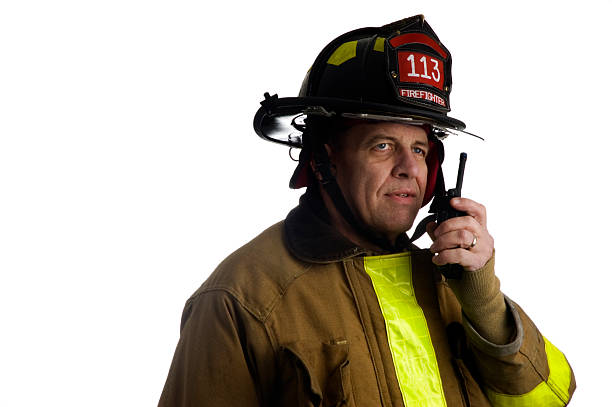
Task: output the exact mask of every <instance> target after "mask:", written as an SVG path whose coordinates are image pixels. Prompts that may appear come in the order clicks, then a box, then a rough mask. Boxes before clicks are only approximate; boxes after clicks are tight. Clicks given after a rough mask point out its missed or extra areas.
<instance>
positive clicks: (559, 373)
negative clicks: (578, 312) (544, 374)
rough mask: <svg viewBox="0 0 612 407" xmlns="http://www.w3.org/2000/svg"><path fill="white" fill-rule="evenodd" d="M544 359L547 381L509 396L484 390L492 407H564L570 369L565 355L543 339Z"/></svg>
mask: <svg viewBox="0 0 612 407" xmlns="http://www.w3.org/2000/svg"><path fill="white" fill-rule="evenodd" d="M544 346H545V350H546V358H547V359H548V368H549V371H550V373H549V375H548V380H546V381H545V382H542V383H540V384H538V385H537V386H536V387H535V388H534V389H533V390H531V391H530V392H529V393H525V394H520V395H509V394H500V393H496V392H494V391H492V390H490V389H486V393H487V397H488V398H489V400H490V401H491V404H493V407H524V406H550V407H556V406H566V405H567V403H568V402H569V398H570V396H569V387H570V383H571V377H572V373H571V369H570V366H569V364H568V363H567V360H566V359H565V355H563V353H561V351H560V350H559V349H557V348H556V347H555V345H553V344H552V343H550V342H549V341H548V339H546V338H544Z"/></svg>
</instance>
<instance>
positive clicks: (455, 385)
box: [160, 15, 576, 407]
mask: <svg viewBox="0 0 612 407" xmlns="http://www.w3.org/2000/svg"><path fill="white" fill-rule="evenodd" d="M451 85H452V78H451V54H450V52H449V51H448V49H447V48H446V47H445V46H444V45H443V44H442V43H441V42H440V40H439V39H438V37H437V35H436V34H435V33H434V31H433V30H432V28H431V27H430V26H429V24H428V23H427V22H426V21H425V19H424V17H423V16H421V15H417V16H413V17H410V18H406V19H403V20H400V21H396V22H394V23H391V24H387V25H384V26H382V27H371V28H361V29H357V30H354V31H351V32H348V33H346V34H343V35H341V36H340V37H338V38H336V39H335V40H333V41H332V42H331V43H329V44H328V45H327V46H326V47H325V48H324V49H323V50H322V51H321V53H320V54H319V55H318V57H317V58H316V60H315V62H314V64H313V65H312V67H311V69H310V70H309V71H308V74H307V75H306V78H305V79H304V82H303V84H302V87H301V90H300V93H299V96H298V97H288V98H279V97H278V96H276V95H273V96H271V95H269V94H266V95H265V99H264V100H263V101H262V103H261V107H260V109H259V110H258V111H257V113H256V114H255V118H254V128H255V131H256V133H257V134H258V135H259V136H260V137H262V138H264V139H266V140H269V141H273V142H277V143H282V144H285V145H287V146H289V147H291V148H299V149H301V152H300V156H299V163H298V165H297V168H296V170H295V172H294V174H293V176H292V177H291V180H290V187H291V188H302V187H306V193H305V194H304V195H303V196H302V197H301V198H300V203H299V205H298V206H297V207H296V208H295V209H293V210H292V211H291V212H290V213H289V214H288V215H287V216H286V218H285V219H284V220H283V221H281V222H279V223H277V224H275V225H273V226H271V227H270V228H268V229H267V230H265V231H263V232H262V233H261V234H260V235H259V236H258V237H256V238H255V239H254V240H252V241H251V242H249V243H248V244H246V245H245V246H243V247H242V248H240V249H238V250H237V251H236V252H234V253H232V254H231V255H230V256H228V257H227V258H226V259H225V260H224V261H223V262H222V263H221V264H220V265H219V266H218V268H217V269H216V270H215V271H214V272H213V273H212V274H211V276H210V277H209V278H208V279H207V280H206V281H205V282H204V284H203V285H202V286H201V287H200V288H199V289H198V290H197V291H196V292H195V293H194V295H193V296H192V297H191V298H190V299H189V300H188V301H187V303H186V306H185V309H184V312H183V317H182V321H181V338H180V340H179V343H178V345H177V349H176V352H175V356H174V359H173V361H172V365H171V367H170V373H169V375H168V379H167V382H166V385H165V387H164V390H163V393H162V396H161V400H160V406H190V405H211V406H213V405H214V406H360V407H364V406H365V407H369V406H428V407H429V406H564V405H566V404H567V403H569V400H570V398H571V396H572V393H573V391H574V389H575V386H576V385H575V379H574V375H573V371H572V369H571V367H570V365H569V363H568V362H567V360H566V358H565V356H564V355H563V353H561V352H560V351H559V350H558V349H557V348H556V347H555V346H554V345H553V344H552V343H551V342H550V341H548V339H546V338H545V337H543V336H542V334H541V333H540V332H539V331H538V329H537V327H536V326H535V325H534V323H533V322H532V321H531V320H530V319H529V317H528V316H527V315H526V314H525V312H524V311H523V310H522V309H521V308H520V307H519V306H518V305H517V304H516V303H515V302H514V301H512V300H511V299H509V298H508V297H506V296H505V295H504V294H503V293H502V292H501V291H500V283H499V280H498V279H497V277H496V276H495V270H494V243H493V242H494V241H493V238H492V237H491V235H490V234H489V232H488V231H487V227H486V209H485V207H484V206H483V205H481V204H479V203H477V202H474V201H472V200H470V199H468V198H463V197H458V196H456V195H458V194H455V197H453V194H450V196H449V193H448V192H447V191H446V190H445V185H444V177H443V174H442V167H441V164H442V161H443V159H444V147H443V144H442V141H441V140H442V139H443V138H445V137H447V136H449V135H453V134H457V133H462V132H465V124H464V123H463V122H461V121H460V120H457V119H454V118H452V117H450V116H448V112H449V111H450V99H449V96H450V92H451ZM455 192H457V191H455ZM451 198H452V199H451ZM432 199H433V204H432V212H433V213H434V214H433V215H432V217H428V218H426V221H425V222H424V223H422V224H421V225H419V226H418V227H417V228H416V230H417V232H416V235H415V236H413V237H412V238H409V237H408V236H407V235H406V232H407V231H408V230H409V229H410V228H411V227H412V226H413V223H414V220H415V218H416V216H417V213H418V212H419V210H420V209H421V208H422V207H424V206H425V205H427V204H428V203H429V202H431V201H432ZM449 214H450V215H449ZM425 230H427V232H428V233H429V235H430V237H431V238H432V241H433V244H432V245H431V247H429V248H427V249H419V248H417V247H416V246H415V245H414V244H413V243H412V242H413V241H414V240H415V239H416V238H417V237H418V236H419V235H420V234H421V233H423V232H424V231H425Z"/></svg>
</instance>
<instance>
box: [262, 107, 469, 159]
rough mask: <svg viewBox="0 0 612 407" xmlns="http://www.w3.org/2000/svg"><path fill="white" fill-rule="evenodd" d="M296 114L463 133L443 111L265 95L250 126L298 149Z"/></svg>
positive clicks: (462, 127)
mask: <svg viewBox="0 0 612 407" xmlns="http://www.w3.org/2000/svg"><path fill="white" fill-rule="evenodd" d="M299 115H319V116H325V117H330V118H331V117H337V118H341V117H347V118H357V119H363V120H368V119H370V120H388V121H398V122H401V123H405V124H414V125H421V124H430V125H432V126H435V127H437V128H440V129H443V130H449V131H450V132H452V131H453V130H455V131H460V132H463V131H464V129H465V123H463V122H462V121H460V120H457V119H454V118H452V117H449V116H447V115H446V114H443V113H437V112H433V111H429V110H424V109H419V108H414V107H403V106H394V105H388V104H380V103H368V102H359V101H354V100H347V99H336V98H326V97H286V98H278V97H277V96H276V95H274V96H268V95H266V99H265V100H264V101H262V102H261V107H260V108H259V109H258V110H257V112H256V113H255V117H254V119H253V128H254V129H255V132H256V133H257V135H258V136H259V137H261V138H263V139H264V140H268V141H271V142H274V143H280V144H284V145H287V146H290V147H296V148H302V137H301V133H302V131H301V126H300V125H296V124H295V118H296V116H299Z"/></svg>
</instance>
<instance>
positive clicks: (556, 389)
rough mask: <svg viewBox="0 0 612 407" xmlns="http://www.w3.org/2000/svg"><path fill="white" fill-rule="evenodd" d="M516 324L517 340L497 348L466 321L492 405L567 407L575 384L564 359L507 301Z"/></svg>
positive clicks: (482, 379) (508, 406)
mask: <svg viewBox="0 0 612 407" xmlns="http://www.w3.org/2000/svg"><path fill="white" fill-rule="evenodd" d="M506 302H507V304H508V309H509V311H510V313H511V314H512V317H513V319H514V321H515V324H516V335H515V337H514V340H513V341H512V342H511V343H509V344H506V345H496V344H493V343H491V342H489V341H487V340H486V339H484V338H483V337H482V336H480V334H479V333H478V332H476V330H475V329H474V328H473V327H472V326H471V324H470V322H469V320H467V319H466V318H464V328H465V331H466V334H467V337H468V342H469V343H470V346H471V348H472V353H473V355H474V360H475V363H476V365H477V367H478V371H479V374H480V377H481V381H482V384H483V387H484V390H485V393H486V395H487V397H488V398H489V401H490V402H491V404H492V405H493V406H494V407H523V406H525V407H527V406H550V407H553V406H555V407H556V406H566V405H567V404H568V403H569V401H570V399H571V397H572V394H573V392H574V390H575V389H576V381H575V378H574V373H573V371H572V368H571V366H570V365H569V362H568V361H567V359H566V358H565V355H564V354H563V353H562V352H561V351H560V350H559V349H557V348H556V347H555V346H554V345H553V344H552V343H551V342H550V341H548V339H546V338H545V337H544V336H542V334H541V333H540V331H539V330H538V329H537V327H536V326H535V324H534V323H533V322H532V321H531V319H530V318H529V317H528V316H527V314H525V312H524V311H523V310H522V309H521V308H520V307H519V306H518V305H516V304H515V303H513V302H512V301H511V300H509V299H508V298H506Z"/></svg>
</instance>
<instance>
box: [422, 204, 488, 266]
mask: <svg viewBox="0 0 612 407" xmlns="http://www.w3.org/2000/svg"><path fill="white" fill-rule="evenodd" d="M450 202H451V206H452V207H453V208H455V209H457V210H460V211H463V212H466V213H467V214H468V216H461V217H457V218H451V219H448V220H446V221H444V222H442V224H441V225H439V226H437V227H436V223H435V222H430V223H429V224H428V225H427V233H428V234H429V237H431V240H432V241H433V244H432V245H431V247H430V248H429V250H430V251H431V252H432V253H435V254H436V256H434V258H433V262H434V264H437V265H439V266H441V265H443V264H449V263H451V264H452V263H458V264H460V265H462V266H463V268H464V269H465V270H467V271H476V270H478V269H480V268H482V267H483V266H484V265H485V264H486V263H487V261H489V259H490V258H491V256H492V255H493V248H494V245H493V237H492V236H491V235H490V234H489V232H488V231H487V211H486V208H485V207H484V206H483V205H481V204H479V203H478V202H474V201H472V200H471V199H467V198H453V199H452V200H451V201H450ZM473 243H474V245H472V244H473Z"/></svg>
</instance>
